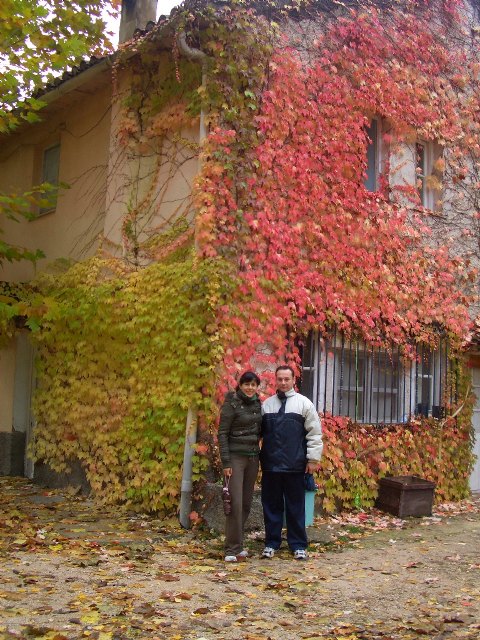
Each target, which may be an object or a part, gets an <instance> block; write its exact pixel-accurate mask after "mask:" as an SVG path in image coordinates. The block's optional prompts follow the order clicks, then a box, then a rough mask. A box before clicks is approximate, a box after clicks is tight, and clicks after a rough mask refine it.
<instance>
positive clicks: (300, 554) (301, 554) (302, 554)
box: [293, 549, 308, 560]
mask: <svg viewBox="0 0 480 640" xmlns="http://www.w3.org/2000/svg"><path fill="white" fill-rule="evenodd" d="M293 557H294V558H295V560H306V559H307V558H308V556H307V552H306V551H305V549H296V550H295V551H294V552H293Z"/></svg>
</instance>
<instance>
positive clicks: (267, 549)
mask: <svg viewBox="0 0 480 640" xmlns="http://www.w3.org/2000/svg"><path fill="white" fill-rule="evenodd" d="M274 555H275V549H272V547H265V549H264V550H263V553H262V558H273V556H274Z"/></svg>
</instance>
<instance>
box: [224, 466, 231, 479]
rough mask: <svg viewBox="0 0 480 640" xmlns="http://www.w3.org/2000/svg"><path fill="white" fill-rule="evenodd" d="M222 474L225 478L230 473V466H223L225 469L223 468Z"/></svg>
mask: <svg viewBox="0 0 480 640" xmlns="http://www.w3.org/2000/svg"><path fill="white" fill-rule="evenodd" d="M223 475H224V476H225V477H226V478H229V477H230V476H231V475H232V467H225V469H224V470H223Z"/></svg>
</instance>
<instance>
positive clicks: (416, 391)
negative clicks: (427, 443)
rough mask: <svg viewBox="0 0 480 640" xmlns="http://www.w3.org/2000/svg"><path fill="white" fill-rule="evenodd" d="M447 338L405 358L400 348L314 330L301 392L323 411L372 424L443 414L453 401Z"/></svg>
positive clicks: (306, 351)
mask: <svg viewBox="0 0 480 640" xmlns="http://www.w3.org/2000/svg"><path fill="white" fill-rule="evenodd" d="M447 347H448V345H447V342H446V341H440V344H439V347H438V349H437V350H435V351H432V350H431V349H429V348H428V347H426V346H425V347H419V349H418V350H417V357H416V358H415V360H414V361H405V360H404V359H403V358H402V356H401V353H400V351H399V349H398V347H396V346H392V348H391V349H390V350H388V351H387V350H385V349H381V348H378V347H370V346H368V345H367V344H366V343H365V342H363V341H361V340H353V339H352V340H350V339H347V338H345V337H344V336H343V335H341V334H336V335H334V337H333V338H332V339H330V340H326V339H325V340H323V339H321V337H320V336H319V335H318V334H317V333H310V334H309V336H308V338H307V339H306V340H305V344H304V346H303V348H302V378H301V392H302V393H303V394H304V395H306V396H307V397H309V398H310V399H311V400H312V402H313V403H314V404H315V406H316V407H317V410H318V411H319V412H320V413H330V414H332V415H336V416H348V417H349V418H351V419H352V420H354V421H355V422H360V423H367V424H399V423H404V422H407V421H408V420H409V418H410V417H411V416H412V415H426V416H433V417H435V418H440V417H442V416H443V415H444V413H445V405H446V404H448V403H451V402H452V400H453V390H452V389H451V388H450V387H449V385H448V380H449V377H448V373H449V369H450V360H449V356H448V348H447Z"/></svg>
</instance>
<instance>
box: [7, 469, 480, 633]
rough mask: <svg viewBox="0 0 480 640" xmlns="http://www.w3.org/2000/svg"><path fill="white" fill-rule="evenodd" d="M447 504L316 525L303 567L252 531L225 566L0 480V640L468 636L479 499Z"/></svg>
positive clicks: (214, 556) (198, 541) (134, 520)
mask: <svg viewBox="0 0 480 640" xmlns="http://www.w3.org/2000/svg"><path fill="white" fill-rule="evenodd" d="M455 509H456V512H453V513H450V512H448V511H447V512H446V513H445V512H440V513H438V514H437V517H435V518H432V519H426V518H424V519H417V520H413V521H408V522H402V521H398V520H397V519H395V518H389V517H385V516H384V515H383V514H380V513H378V512H372V513H371V514H360V517H356V516H345V517H344V518H340V519H337V520H325V521H319V522H318V523H317V528H318V531H319V532H323V534H328V535H323V538H325V539H330V541H329V542H327V543H318V544H316V545H312V549H311V552H310V558H309V560H308V561H307V562H296V561H294V560H293V559H292V558H291V556H290V554H289V553H288V552H287V551H286V550H281V551H280V553H279V554H278V555H277V556H276V557H275V558H274V559H273V560H262V559H260V558H259V553H260V551H261V549H262V542H261V538H260V537H259V536H258V535H257V536H252V537H251V539H250V540H249V547H250V550H251V552H252V557H251V558H249V559H248V560H247V561H246V562H242V563H237V564H236V565H225V564H224V563H223V562H222V560H221V557H222V556H221V551H222V542H221V540H220V539H218V538H215V537H211V536H210V535H207V534H202V533H201V532H198V533H196V534H192V533H185V532H183V531H181V530H179V529H178V528H176V527H175V523H174V522H161V521H159V520H155V519H151V518H144V517H138V516H133V517H132V516H131V517H129V516H128V515H121V514H118V513H113V512H108V511H106V510H102V509H99V508H98V507H96V506H95V505H94V504H93V503H91V502H90V501H87V500H84V499H81V498H76V497H74V496H69V495H68V494H65V493H61V492H58V491H57V492H47V495H45V494H42V493H41V492H40V491H39V490H38V488H35V487H33V486H32V485H30V484H28V483H27V482H25V481H21V480H14V481H12V480H8V481H7V480H5V479H0V559H1V568H0V638H8V639H11V638H37V639H38V638H40V639H42V638H48V639H49V640H63V639H65V638H67V639H69V640H70V639H71V640H74V639H77V638H91V639H98V640H127V639H130V638H152V639H156V638H158V639H160V638H162V639H163V638H171V639H176V640H187V639H188V640H190V639H191V640H201V639H202V638H203V639H209V638H222V639H223V638H225V640H237V639H238V640H267V639H268V638H270V639H271V640H284V639H290V638H303V639H308V638H335V639H337V640H377V639H378V640H389V639H390V640H397V639H399V640H400V639H401V640H406V639H410V638H432V639H435V640H440V639H444V638H445V639H447V638H452V639H453V638H462V639H475V640H478V639H479V638H480V557H479V554H480V501H478V500H476V501H469V502H465V503H463V504H461V505H459V506H457V507H455ZM378 529H383V530H380V531H379V530H378ZM320 537H322V536H320Z"/></svg>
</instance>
